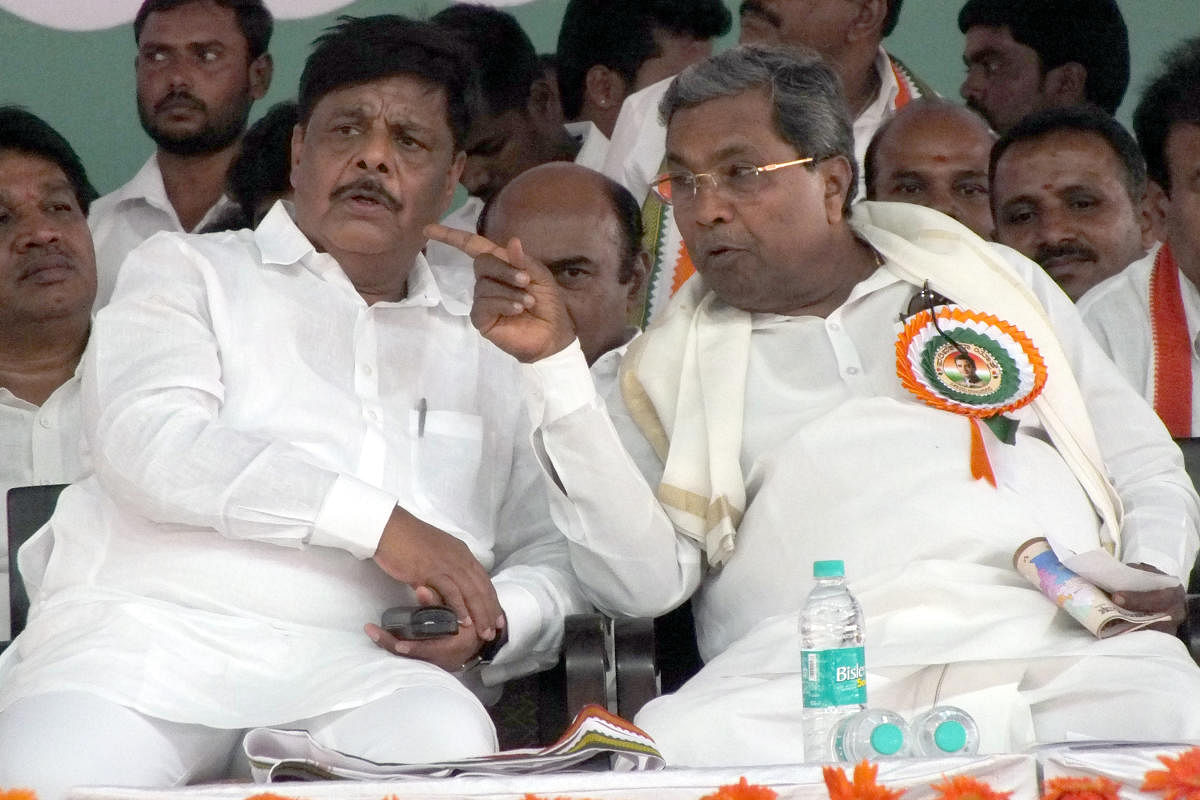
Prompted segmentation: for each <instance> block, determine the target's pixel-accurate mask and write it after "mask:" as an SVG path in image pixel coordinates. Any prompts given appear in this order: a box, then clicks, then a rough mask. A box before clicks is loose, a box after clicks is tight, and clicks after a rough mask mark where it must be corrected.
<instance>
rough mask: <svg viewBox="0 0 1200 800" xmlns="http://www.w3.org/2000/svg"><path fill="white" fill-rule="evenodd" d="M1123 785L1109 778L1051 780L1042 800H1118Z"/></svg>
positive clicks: (1047, 783) (1047, 782)
mask: <svg viewBox="0 0 1200 800" xmlns="http://www.w3.org/2000/svg"><path fill="white" fill-rule="evenodd" d="M1120 788H1121V784H1119V783H1117V782H1115V781H1110V780H1109V779H1108V778H1105V777H1101V776H1096V777H1095V778H1051V779H1050V780H1048V781H1046V786H1045V790H1044V791H1043V792H1042V800H1118V796H1117V792H1118V791H1119V790H1120Z"/></svg>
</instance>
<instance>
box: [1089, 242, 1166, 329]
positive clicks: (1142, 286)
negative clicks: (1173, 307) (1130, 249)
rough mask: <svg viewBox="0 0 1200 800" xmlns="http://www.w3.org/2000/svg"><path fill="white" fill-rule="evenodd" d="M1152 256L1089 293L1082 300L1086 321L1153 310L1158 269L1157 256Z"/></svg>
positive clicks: (1108, 279)
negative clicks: (1151, 293) (1152, 283)
mask: <svg viewBox="0 0 1200 800" xmlns="http://www.w3.org/2000/svg"><path fill="white" fill-rule="evenodd" d="M1155 252H1157V251H1156V250H1152V251H1151V252H1150V254H1149V255H1147V256H1146V257H1144V258H1141V259H1138V260H1137V261H1135V262H1133V263H1132V264H1130V265H1129V266H1128V267H1126V268H1125V269H1124V270H1122V271H1121V272H1118V273H1117V274H1116V275H1113V276H1112V277H1110V278H1106V279H1105V280H1103V281H1101V282H1100V283H1098V284H1096V285H1095V286H1093V287H1092V288H1091V289H1089V290H1088V291H1087V292H1086V293H1085V294H1084V295H1083V297H1081V298H1079V302H1078V306H1079V313H1080V314H1081V315H1083V317H1084V319H1088V320H1090V319H1092V318H1096V319H1109V318H1112V316H1113V314H1114V312H1117V313H1121V312H1122V311H1124V312H1126V314H1125V315H1123V316H1127V315H1128V313H1130V312H1134V311H1146V310H1148V309H1149V290H1150V272H1151V270H1152V269H1153V268H1154V255H1155Z"/></svg>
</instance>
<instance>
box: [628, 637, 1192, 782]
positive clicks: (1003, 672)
mask: <svg viewBox="0 0 1200 800" xmlns="http://www.w3.org/2000/svg"><path fill="white" fill-rule="evenodd" d="M1125 637H1128V639H1127V640H1126V641H1118V640H1121V639H1124V638H1125ZM1149 637H1157V641H1153V642H1151V643H1152V644H1153V645H1155V646H1154V647H1151V648H1146V649H1143V650H1142V651H1141V652H1140V653H1139V652H1137V651H1138V650H1139V649H1140V648H1137V647H1123V646H1122V645H1125V644H1127V643H1130V644H1131V643H1132V642H1133V641H1135V640H1136V639H1141V640H1147V639H1149ZM778 646H779V647H781V648H789V647H790V648H794V649H795V650H796V651H797V652H798V651H799V645H798V643H796V642H795V641H794V640H793V641H789V642H783V643H779V644H778ZM733 649H736V645H735V648H733ZM1094 649H1095V650H1096V651H1097V652H1096V654H1095V655H1090V656H1087V655H1073V656H1066V657H1055V658H1039V659H1031V660H1012V661H977V662H957V663H954V664H948V665H934V666H915V667H884V668H877V669H871V667H870V662H869V659H870V651H869V650H868V669H867V705H868V706H869V707H871V708H887V709H891V710H893V711H897V712H899V713H900V714H902V715H903V716H904V717H906V718H909V719H911V718H912V716H914V715H915V714H917V713H919V712H921V711H924V710H926V709H928V708H930V707H931V706H934V705H956V706H959V707H961V708H963V709H965V710H966V711H968V712H969V713H970V714H971V715H972V716H973V717H974V718H975V721H976V723H977V724H978V725H979V730H980V750H981V751H982V752H985V753H1003V752H1019V751H1021V750H1024V749H1026V748H1028V747H1030V746H1031V745H1033V744H1035V743H1043V742H1059V741H1068V740H1079V739H1132V740H1151V739H1157V740H1165V741H1200V669H1197V667H1196V664H1195V663H1193V662H1192V660H1191V658H1190V657H1189V656H1188V655H1187V652H1186V650H1185V649H1184V648H1183V646H1182V644H1181V643H1180V642H1179V641H1178V640H1175V639H1173V638H1171V637H1168V636H1166V635H1164V634H1157V633H1153V632H1147V633H1136V634H1124V635H1123V636H1119V637H1114V638H1113V639H1109V640H1105V641H1104V642H1096V646H1095V648H1094ZM1155 649H1157V650H1159V652H1158V653H1155V654H1151V652H1148V651H1149V650H1155ZM1122 651H1125V652H1122ZM735 659H737V654H736V653H730V652H727V653H723V654H722V655H721V656H718V657H717V658H716V659H714V660H713V661H712V662H711V663H710V664H708V665H707V666H706V667H705V668H704V669H702V670H701V671H700V672H699V673H698V674H697V675H696V676H695V677H694V678H692V680H690V681H689V682H688V683H686V684H684V685H683V686H682V687H681V688H680V689H679V691H678V692H675V693H674V694H672V695H665V696H663V697H659V698H657V699H656V700H654V701H652V702H650V703H648V704H647V705H646V706H645V708H643V709H642V710H641V712H640V713H639V714H638V715H637V717H636V718H635V720H634V721H635V723H636V724H637V725H638V726H639V727H641V728H642V729H643V730H645V731H646V732H647V733H648V734H650V736H652V737H653V738H654V740H655V742H656V743H657V744H658V747H659V750H661V751H662V754H663V756H664V757H665V758H666V759H667V763H668V764H670V765H672V766H693V767H710V766H745V765H762V764H786V763H795V762H798V761H801V760H803V756H804V753H803V723H802V702H801V681H800V674H799V670H798V669H796V670H795V671H789V672H781V671H765V670H763V669H762V668H761V666H760V667H759V668H758V669H755V668H754V664H753V663H746V662H745V661H744V660H740V659H737V660H738V661H739V662H740V663H730V661H733V660H735ZM759 664H760V665H761V661H760V662H759Z"/></svg>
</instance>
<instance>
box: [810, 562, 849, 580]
mask: <svg viewBox="0 0 1200 800" xmlns="http://www.w3.org/2000/svg"><path fill="white" fill-rule="evenodd" d="M845 575H846V565H845V564H844V563H843V562H842V560H841V559H837V560H836V561H814V562H813V577H814V578H842V577H845Z"/></svg>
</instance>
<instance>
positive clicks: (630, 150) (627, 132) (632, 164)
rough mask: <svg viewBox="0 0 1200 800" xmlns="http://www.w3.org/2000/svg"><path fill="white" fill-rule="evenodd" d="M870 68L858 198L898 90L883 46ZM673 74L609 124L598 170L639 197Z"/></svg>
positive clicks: (660, 133) (657, 160) (663, 136)
mask: <svg viewBox="0 0 1200 800" xmlns="http://www.w3.org/2000/svg"><path fill="white" fill-rule="evenodd" d="M875 72H876V74H878V75H879V93H878V94H876V96H875V99H874V100H872V101H871V104H870V105H869V106H867V107H866V108H865V109H863V112H862V113H861V114H859V115H858V117H857V118H856V119H855V120H854V157H855V158H857V159H858V163H859V169H858V172H859V175H858V195H857V197H858V199H862V198H863V197H865V196H866V178H865V177H864V175H863V174H862V172H863V170H862V164H863V161H864V160H865V159H866V155H867V145H868V144H870V143H871V137H873V136H874V135H875V131H877V130H879V126H881V125H883V123H884V122H886V121H887V120H888V119H890V118H891V116H892V114H894V113H895V111H896V98H897V97H898V96H899V93H900V86H899V84H898V83H897V82H896V75H895V73H893V72H892V64H891V60H890V59H889V58H888V54H887V51H885V50H884V49H883V47H882V46H881V47H880V48H879V52H878V53H877V54H876V56H875ZM673 80H675V76H673V75H672V76H671V77H669V78H663V79H662V80H661V81H659V82H658V83H652V84H650V85H649V86H647V87H646V88H644V89H641V90H639V91H636V92H634V93H633V94H631V95H629V96H628V97H626V98H625V101H624V102H623V103H622V104H621V112H620V114H618V115H617V122H616V125H615V126H614V127H613V134H612V139H611V141H610V142H609V146H608V155H607V157H606V158H605V160H604V167H603V168H602V169H601V170H600V171H601V172H603V173H604V174H605V175H607V176H608V177H610V178H612V179H613V180H614V181H616V182H617V183H619V184H621V185H622V186H624V187H625V188H626V189H628V190H629V191H630V192H632V193H633V196H634V197H636V198H638V200H639V201H641V200H643V199H645V197H646V195H647V194H648V193H649V191H650V181H652V180H654V178H655V176H657V175H658V174H659V172H660V171H661V170H662V164H663V158H664V156H665V155H666V152H667V126H666V125H664V124H663V122H662V120H660V119H659V116H658V105H659V103H661V102H662V99H663V95H665V94H666V93H667V88H668V87H669V86H670V85H671V81H673ZM671 224H672V225H673V224H674V218H672V222H671Z"/></svg>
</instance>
